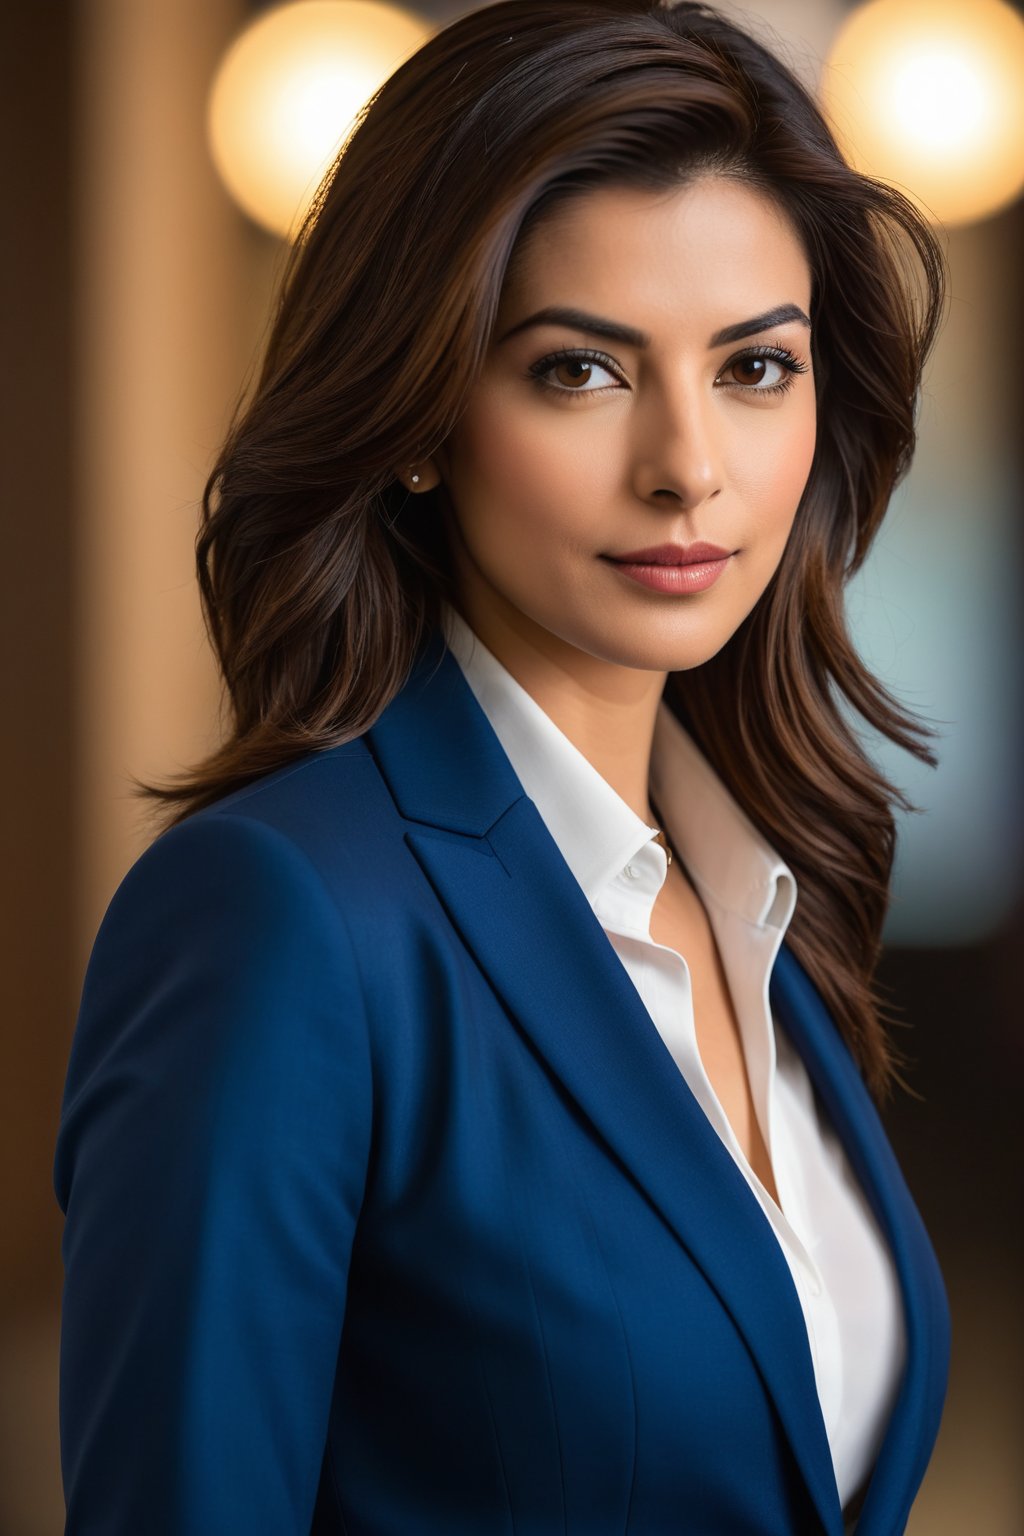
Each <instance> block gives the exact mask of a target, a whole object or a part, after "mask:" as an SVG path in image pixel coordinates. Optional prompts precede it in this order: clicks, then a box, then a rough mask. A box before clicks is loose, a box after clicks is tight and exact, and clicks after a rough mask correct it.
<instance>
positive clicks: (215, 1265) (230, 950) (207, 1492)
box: [54, 813, 372, 1536]
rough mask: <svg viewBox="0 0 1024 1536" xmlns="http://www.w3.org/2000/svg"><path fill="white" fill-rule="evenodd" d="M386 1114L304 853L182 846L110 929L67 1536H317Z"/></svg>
mask: <svg viewBox="0 0 1024 1536" xmlns="http://www.w3.org/2000/svg"><path fill="white" fill-rule="evenodd" d="M371 1104H372V1094H371V1072H370V1048H369V1039H368V1032H367V1026H366V1017H365V1012H364V1008H363V1001H362V997H361V992H360V986H359V980H358V968H357V962H356V955H355V953H354V951H353V947H352V944H351V941H350V939H349V936H348V933H347V930H346V927H345V924H344V919H343V915H342V913H341V911H340V910H339V907H338V905H337V903H336V901H335V900H333V899H332V897H331V895H330V893H329V892H328V889H327V887H326V885H325V884H324V883H323V880H322V878H321V876H320V875H319V874H318V873H317V871H316V869H315V868H314V866H313V864H312V863H311V862H310V860H309V859H308V858H307V856H306V855H305V854H304V853H303V852H302V851H301V850H299V849H298V848H297V847H295V846H294V845H293V844H292V843H291V842H290V841H289V840H288V839H287V838H286V837H285V836H284V835H283V834H281V833H280V832H278V831H276V830H275V829H274V828H271V827H268V826H266V825H264V824H262V823H260V822H258V821H255V820H249V819H246V818H244V817H240V816H235V815H232V814H224V813H221V814H219V815H208V816H202V815H200V816H199V817H197V818H193V819H192V820H191V821H185V822H183V823H180V824H179V825H178V826H176V827H174V828H172V829H171V830H170V831H168V832H165V833H164V834H163V835H162V836H161V837H159V838H158V839H157V840H156V842H154V843H153V844H152V845H151V847H150V848H149V849H147V851H146V852H145V853H144V854H143V855H142V857H141V858H140V859H139V860H138V861H137V863H136V864H135V865H134V866H133V868H132V869H131V870H130V871H129V873H128V874H127V876H126V877H125V879H124V881H123V882H122V884H121V886H120V887H119V888H118V890H117V892H116V893H115V896H114V898H113V900H112V901H111V904H110V907H109V908H108V911H107V913H106V916H105V918H104V920H103V923H102V925H101V927H100V930H99V933H98V935H97V938H96V941H95V944H94V947H93V952H92V956H91V959H90V963H89V967H88V970H87V973H86V979H85V984H84V987H83V993H82V1002H81V1009H80V1013H79V1018H78V1022H77V1025H76V1029H75V1035H74V1039H73V1042H72V1048H71V1056H70V1061H69V1066H68V1073H67V1080H66V1085H65V1092H64V1101H63V1106H62V1113H61V1124H60V1130H59V1135H58V1140H57V1148H56V1160H55V1166H54V1182H55V1188H56V1192H57V1198H58V1201H59V1203H60V1205H61V1207H62V1209H63V1210H64V1212H65V1216H66V1222H65V1228H64V1237H63V1245H62V1253H63V1260H64V1276H65V1278H64V1296H63V1309H62V1322H61V1360H60V1432H61V1459H62V1469H63V1477H64V1489H65V1497H66V1502H67V1525H66V1532H67V1533H68V1536H86V1533H88V1536H100V1533H102V1536H142V1533H146V1536H185V1533H188V1536H198V1533H200V1532H203V1533H205V1532H210V1533H212V1532H217V1533H218V1536H234V1533H236V1532H237V1533H239V1536H241V1533H243V1532H244V1533H245V1536H260V1533H264V1532H265V1533H267V1536H271V1533H273V1536H290V1533H293V1532H295V1533H302V1536H308V1532H309V1528H310V1524H311V1520H312V1516H313V1511H314V1506H315V1503H316V1497H317V1489H318V1483H319V1478H320V1471H321V1464H322V1460H323V1455H324V1447H325V1440H326V1433H327V1424H328V1418H329V1413H330V1405H331V1394H332V1387H333V1383H334V1376H335V1367H336V1363H337V1356H338V1349H339V1343H340V1336H341V1328H342V1322H343V1318H344V1310H345V1294H346V1285H347V1277H348V1269H349V1260H350V1253H351V1249H352V1242H353V1233H354V1230H355V1226H356V1220H357V1217H358V1213H359V1209H360V1203H361V1200H362V1197H363V1190H364V1185H365V1179H366V1171H367V1163H368V1157H369V1147H370V1134H371Z"/></svg>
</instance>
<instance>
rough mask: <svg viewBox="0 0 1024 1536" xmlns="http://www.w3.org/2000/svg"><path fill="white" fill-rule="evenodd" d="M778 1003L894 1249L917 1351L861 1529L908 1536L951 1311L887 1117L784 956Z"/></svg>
mask: <svg viewBox="0 0 1024 1536" xmlns="http://www.w3.org/2000/svg"><path fill="white" fill-rule="evenodd" d="M770 993H771V998H772V1002H773V1006H774V1007H775V1008H776V1009H777V1011H778V1014H779V1017H780V1018H781V1020H782V1023H783V1024H784V1025H785V1027H786V1030H787V1032H788V1034H789V1036H790V1038H791V1040H792V1041H793V1044H794V1045H795V1046H796V1048H797V1050H798V1051H799V1052H800V1054H801V1056H802V1057H803V1060H804V1064H805V1065H806V1067H807V1070H808V1073H809V1075H810V1078H811V1081H812V1082H813V1083H814V1086H815V1088H816V1089H817V1091H818V1093H819V1095H820V1097H821V1099H822V1102H823V1103H824V1105H825V1108H826V1110H827V1111H828V1114H829V1117H830V1118H831V1120H832V1123H833V1125H834V1126H835V1128H836V1132H837V1134H838V1136H839V1138H840V1140H841V1141H842V1143H843V1146H844V1147H845V1150H846V1154H847V1156H848V1158H849V1159H850V1163H851V1165H852V1167H853V1169H854V1171H855V1173H856V1174H857V1177H858V1179H859V1180H860V1183H861V1187H862V1188H863V1189H864V1191H865V1193H866V1195H867V1198H868V1201H869V1203H870V1205H871V1207H872V1209H873V1211H874V1213H875V1216H876V1218H877V1219H878V1223H879V1226H880V1227H881V1229H882V1232H883V1234H884V1236H885V1238H886V1241H887V1242H888V1244H889V1247H890V1250H891V1252H892V1254H893V1258H894V1261H895V1265H896V1272H897V1275H898V1277H899V1283H900V1290H901V1295H902V1300H903V1309H904V1321H905V1326H906V1337H907V1351H906V1361H905V1364H904V1370H903V1379H902V1381H901V1384H900V1389H899V1392H898V1395H897V1399H896V1402H895V1404H894V1406H893V1411H892V1414H891V1415H890V1419H889V1424H888V1427H887V1430H886V1434H885V1438H884V1440H883V1442H882V1445H881V1447H880V1449H879V1453H878V1457H877V1460H876V1462H875V1467H874V1471H873V1474H872V1476H871V1479H870V1481H869V1483H868V1490H867V1495H866V1497H865V1500H864V1504H863V1506H862V1508H861V1513H860V1517H859V1519H858V1521H857V1527H856V1529H857V1536H890V1533H891V1532H893V1531H902V1530H903V1528H904V1525H905V1524H906V1521H907V1519H908V1518H909V1515H910V1508H911V1505H912V1503H913V1500H914V1495H915V1494H916V1492H917V1489H918V1487H919V1485H920V1482H921V1479H922V1477H923V1476H924V1471H925V1467H926V1466H927V1463H928V1459H929V1457H930V1455H931V1451H932V1447H933V1445H934V1443H935V1437H936V1435H937V1434H938V1429H939V1420H940V1418H941V1416H942V1405H943V1401H944V1399H945V1393H946V1379H947V1373H948V1367H949V1344H950V1339H949V1310H948V1304H947V1300H946V1292H945V1287H944V1286H943V1282H942V1275H941V1272H940V1270H939V1266H938V1262H937V1260H936V1258H935V1254H934V1251H933V1249H932V1246H931V1243H930V1241H929V1239H928V1235H927V1233H926V1232H925V1229H924V1225H923V1223H922V1221H921V1217H920V1214H919V1213H918V1210H917V1208H916V1206H915V1205H914V1202H913V1200H912V1199H911V1196H910V1192H909V1190H908V1189H907V1186H906V1183H905V1181H904V1178H903V1175H902V1173H901V1172H900V1168H899V1165H898V1164H897V1162H896V1159H895V1156H894V1155H893V1151H892V1148H891V1147H890V1145H889V1141H888V1138H887V1137H886V1135H885V1132H884V1130H883V1128H882V1124H881V1121H880V1120H879V1117H878V1114H877V1111H876V1110H875V1107H874V1105H873V1103H872V1101H871V1098H870V1095H869V1094H868V1092H867V1089H866V1088H865V1086H864V1083H863V1081H862V1079H861V1077H860V1074H859V1072H858V1071H857V1069H856V1067H855V1066H854V1063H853V1060H852V1058H851V1056H850V1054H849V1052H848V1051H847V1049H846V1047H845V1045H844V1044H843V1042H842V1040H841V1038H840V1036H839V1034H838V1031H837V1030H836V1028H835V1026H834V1024H833V1022H832V1019H831V1016H830V1015H829V1013H828V1010H827V1009H826V1007H825V1004H824V1002H823V1001H822V998H821V995H820V993H819V992H818V991H817V989H816V988H815V987H814V985H813V983H812V982H811V980H810V977H809V976H808V975H807V973H806V971H805V970H804V969H803V967H802V966H801V965H800V964H799V962H798V961H797V959H796V957H795V956H794V955H793V954H792V952H791V951H790V950H788V949H786V948H785V947H783V949H782V950H781V951H780V953H779V956H778V959H777V961H776V963H775V968H774V970H773V973H772V979H771V987H770Z"/></svg>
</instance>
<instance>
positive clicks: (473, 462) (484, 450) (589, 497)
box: [446, 392, 595, 543]
mask: <svg viewBox="0 0 1024 1536" xmlns="http://www.w3.org/2000/svg"><path fill="white" fill-rule="evenodd" d="M570 426H571V424H569V423H566V422H565V421H560V420H559V419H558V413H557V412H554V411H551V410H549V411H547V412H545V411H544V410H543V408H542V407H541V406H538V405H537V404H533V403H531V402H523V401H521V400H516V401H515V402H514V403H513V402H511V401H508V400H503V399H502V398H501V395H500V392H496V394H495V396H494V397H493V398H492V397H491V396H490V395H485V396H484V397H483V398H482V399H481V400H479V401H478V402H477V403H476V404H475V405H474V407H473V408H472V409H471V410H469V411H467V412H465V413H464V415H463V417H462V419H461V420H460V422H459V425H458V427H457V429H456V431H455V432H454V433H453V434H452V436H451V438H450V439H449V450H448V458H447V474H446V479H447V482H448V488H449V491H450V494H451V497H452V500H453V502H454V504H455V507H456V509H457V511H458V513H459V518H460V522H461V523H462V525H463V528H464V531H465V532H466V534H467V535H468V536H469V537H471V538H472V537H473V536H474V535H475V536H476V537H477V538H485V539H488V540H491V539H500V538H502V536H503V535H504V534H505V533H506V532H507V533H509V534H510V535H514V536H515V538H516V540H517V542H519V543H523V542H524V540H528V539H529V538H530V537H532V536H535V537H538V538H540V537H544V538H546V539H547V540H548V541H549V542H550V540H551V539H552V537H554V538H555V539H558V538H566V539H569V540H571V539H572V536H573V530H574V528H575V527H576V526H577V524H580V525H581V526H586V525H587V523H588V522H590V521H592V516H593V512H592V508H593V489H594V481H595V458H594V448H595V444H594V443H592V442H590V440H589V439H588V436H587V434H586V433H583V432H580V431H578V430H576V431H573V430H570ZM588 444H589V446H588Z"/></svg>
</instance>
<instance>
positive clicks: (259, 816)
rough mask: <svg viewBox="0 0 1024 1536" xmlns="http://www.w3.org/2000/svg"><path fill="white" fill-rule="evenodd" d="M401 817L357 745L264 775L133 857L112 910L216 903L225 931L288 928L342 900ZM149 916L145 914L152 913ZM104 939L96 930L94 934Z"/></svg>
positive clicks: (397, 830)
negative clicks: (245, 922) (306, 909)
mask: <svg viewBox="0 0 1024 1536" xmlns="http://www.w3.org/2000/svg"><path fill="white" fill-rule="evenodd" d="M389 834H390V835H391V836H395V835H397V836H398V837H399V838H400V837H401V830H400V818H399V816H398V813H397V811H396V810H395V807H394V803H393V801H392V800H391V797H390V795H389V794H388V791H387V789H386V786H385V785H384V783H383V781H382V779H381V777H380V774H379V772H378V771H377V767H376V764H375V763H374V760H373V757H372V756H371V754H370V752H369V750H368V749H367V747H366V744H365V741H364V739H363V738H362V737H358V738H355V739H354V740H352V741H348V742H345V743H343V744H342V745H341V746H338V747H333V748H329V749H327V750H325V751H321V752H315V753H310V754H308V755H306V756H304V757H302V758H300V759H298V760H297V761H295V762H293V763H289V764H286V765H285V766H284V767H282V768H279V769H276V770H275V771H273V772H271V773H268V774H265V775H264V776H262V777H261V778H259V779H257V780H255V781H254V782H253V783H251V784H248V785H246V786H244V787H243V788H241V789H238V790H235V791H234V792H233V793H231V794H229V795H226V796H224V797H223V798H222V799H220V800H218V801H216V802H215V803H214V804H212V805H209V806H207V807H205V808H204V809H203V810H201V811H197V812H195V813H194V814H193V815H191V816H189V817H187V818H186V819H185V820H184V821H181V822H178V823H176V824H175V825H174V826H171V827H169V828H168V829H167V830H165V831H163V832H161V833H160V834H159V835H158V836H157V837H156V838H154V840H153V841H152V842H151V843H150V844H149V846H148V847H147V848H146V849H145V850H144V851H143V852H142V853H141V854H140V855H139V856H138V858H137V859H136V860H135V862H134V863H133V865H132V866H131V868H130V869H129V870H128V872H127V873H126V875H125V876H124V879H123V880H122V882H121V884H120V886H119V887H118V889H117V891H116V892H115V894H114V897H113V898H112V900H111V903H110V908H109V909H108V914H107V916H108V918H109V917H110V915H111V912H113V911H118V910H120V909H122V908H124V907H125V906H126V905H127V906H129V907H135V906H136V905H137V904H138V903H140V902H143V903H144V904H145V905H147V906H149V905H150V904H151V903H156V905H157V907H166V906H168V905H172V904H180V903H181V902H182V901H183V900H186V901H188V902H191V903H201V904H205V905H206V906H207V907H209V906H210V905H211V904H214V903H218V901H219V902H220V904H221V905H222V909H223V915H224V917H225V919H226V920H227V921H228V922H229V923H230V921H231V913H232V912H234V913H235V914H236V915H237V917H238V918H242V917H248V918H249V919H250V920H252V919H259V918H260V917H261V915H262V919H263V920H265V921H268V922H272V923H274V924H275V925H276V924H277V923H279V922H280V921H281V920H286V919H289V918H290V919H291V920H292V922H294V917H295V908H294V901H295V897H296V895H297V893H299V892H300V891H304V892H305V893H306V895H305V901H304V903H303V905H304V906H307V905H308V904H309V903H310V902H313V901H314V900H315V898H316V893H317V892H318V891H319V895H320V898H321V899H323V898H324V897H325V896H327V897H333V898H334V899H335V900H337V899H339V898H340V896H341V894H342V891H343V888H344V885H345V881H346V875H347V874H351V873H353V872H355V871H356V870H359V869H363V870H365V869H366V868H367V867H368V865H369V864H370V863H372V855H373V850H374V848H375V847H377V846H379V845H380V844H381V842H382V841H384V840H386V839H387V837H388V835H389ZM150 910H152V908H151V907H150ZM101 931H102V930H101Z"/></svg>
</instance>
